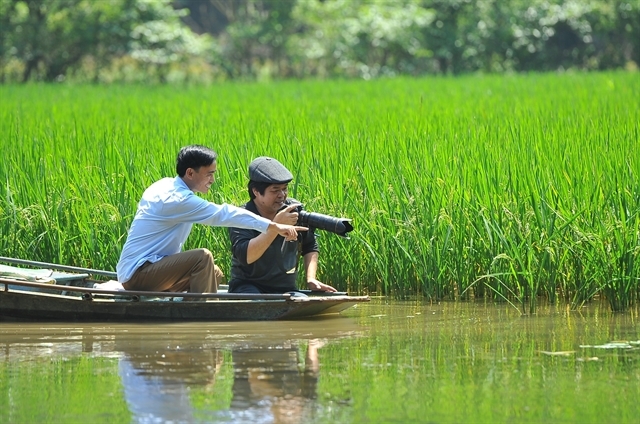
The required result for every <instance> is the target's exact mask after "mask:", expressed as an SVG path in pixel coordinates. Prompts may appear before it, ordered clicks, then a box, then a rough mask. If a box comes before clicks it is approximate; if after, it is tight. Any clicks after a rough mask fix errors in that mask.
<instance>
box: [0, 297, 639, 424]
mask: <svg viewBox="0 0 640 424" xmlns="http://www.w3.org/2000/svg"><path fill="white" fill-rule="evenodd" d="M637 320H638V311H637V310H633V311H629V312H626V313H623V314H613V313H611V312H609V311H608V308H607V306H606V305H600V304H594V305H590V306H588V307H585V308H583V309H581V310H580V311H569V310H568V309H566V308H563V307H553V306H549V307H540V309H539V312H538V314H536V315H534V316H526V317H523V316H521V315H520V314H519V313H518V311H516V310H515V309H514V308H513V307H511V306H508V305H503V304H498V305H496V304H486V303H440V304H429V303H423V302H400V301H385V300H374V301H372V302H371V303H370V304H361V305H358V306H357V307H355V308H352V309H349V310H348V311H346V312H344V313H343V314H342V315H340V316H338V317H333V318H324V319H314V320H305V321H285V322H230V323H189V324H161V325H152V324H112V323H101V324H78V323H70V324H66V323H52V324H33V323H29V324H26V323H12V322H4V323H0V422H3V423H5V422H6V423H33V422H65V423H67V422H68V423H74V422H78V423H80V422H83V423H86V422H105V423H107V422H108V423H116V422H118V423H120V422H124V423H128V422H135V423H152V422H175V423H178V422H186V423H192V422H229V423H244V422H246V423H301V422H304V423H314V422H317V423H360V422H363V423H364V422H368V423H385V422H402V423H408V422H430V423H461V422H478V423H489V422H491V423H495V422H508V423H541V422H566V423H578V422H579V423H605V422H607V423H609V422H617V423H625V422H633V423H637V422H638V417H640V402H638V399H640V330H639V328H638V322H637Z"/></svg>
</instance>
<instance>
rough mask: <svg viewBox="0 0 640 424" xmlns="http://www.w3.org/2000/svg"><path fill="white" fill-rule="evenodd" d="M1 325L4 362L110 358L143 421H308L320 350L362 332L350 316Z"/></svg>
mask: <svg viewBox="0 0 640 424" xmlns="http://www.w3.org/2000/svg"><path fill="white" fill-rule="evenodd" d="M245 326H251V328H250V329H247V328H244V327H245ZM0 330H2V339H1V340H0V347H2V349H0V352H3V353H4V358H3V357H2V355H0V362H1V361H2V360H3V359H4V362H13V361H16V362H23V361H24V358H32V360H36V361H37V360H38V359H37V358H42V360H45V359H49V358H56V357H57V358H60V359H62V360H63V362H68V363H72V362H73V361H72V360H70V361H68V359H70V358H77V359H78V360H79V361H82V358H87V357H105V358H112V359H109V360H111V361H113V362H112V363H113V364H114V365H113V367H112V369H111V370H110V371H108V372H107V375H108V377H109V378H111V379H113V378H115V377H116V374H117V377H118V379H119V383H120V387H121V390H120V395H121V401H120V402H124V403H125V404H126V409H128V411H129V413H130V415H131V421H132V422H136V423H160V422H162V423H165V422H174V423H180V422H185V423H192V422H233V423H244V422H247V423H299V422H305V421H308V420H309V417H311V414H312V412H313V410H314V402H315V399H316V386H317V381H318V371H319V367H320V363H319V356H318V355H319V353H318V351H319V349H320V348H322V347H323V346H325V345H327V344H330V343H332V342H333V341H334V340H337V339H340V338H344V337H347V336H349V337H350V336H354V335H358V334H359V333H360V330H359V327H358V326H357V325H356V324H355V322H354V321H351V320H349V319H338V320H322V321H307V322H295V323H286V324H285V323H277V324H274V323H250V324H247V323H237V324H235V323H234V324H218V325H213V324H212V325H203V324H195V325H194V324H192V325H166V326H135V325H130V326H125V325H114V326H109V327H90V326H87V327H79V326H69V327H66V326H64V325H50V326H47V325H44V326H43V325H37V324H22V325H16V326H15V330H13V331H12V330H11V329H10V326H8V325H6V324H2V326H0ZM31 368H33V366H31V367H30V369H31ZM74 368H75V366H73V365H71V368H70V370H69V371H70V372H73V371H72V370H73V369H74ZM116 394H117V393H116ZM27 396H28V394H27ZM0 417H2V415H0ZM0 421H1V420H0Z"/></svg>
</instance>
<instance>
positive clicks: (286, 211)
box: [273, 203, 300, 225]
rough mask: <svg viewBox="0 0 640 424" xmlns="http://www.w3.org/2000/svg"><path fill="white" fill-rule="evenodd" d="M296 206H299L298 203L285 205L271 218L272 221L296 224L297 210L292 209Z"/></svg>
mask: <svg viewBox="0 0 640 424" xmlns="http://www.w3.org/2000/svg"><path fill="white" fill-rule="evenodd" d="M298 206H300V204H299V203H294V204H292V205H287V206H285V207H284V208H282V209H281V210H280V211H279V212H278V213H277V214H276V216H275V218H273V221H274V222H277V223H278V224H288V225H296V223H297V222H298V212H297V211H295V210H294V209H296V208H297V207H298Z"/></svg>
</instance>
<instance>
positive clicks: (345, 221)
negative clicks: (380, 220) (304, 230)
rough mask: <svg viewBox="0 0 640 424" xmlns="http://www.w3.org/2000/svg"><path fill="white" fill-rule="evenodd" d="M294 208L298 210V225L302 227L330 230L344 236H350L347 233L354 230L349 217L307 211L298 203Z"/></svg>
mask: <svg viewBox="0 0 640 424" xmlns="http://www.w3.org/2000/svg"><path fill="white" fill-rule="evenodd" d="M294 210H295V211H296V212H298V223H297V225H299V226H301V227H308V228H317V229H319V230H324V231H329V232H332V233H335V234H337V235H339V236H340V237H344V238H349V236H347V233H348V232H350V231H353V225H351V219H349V218H336V217H333V216H330V215H324V214H321V213H317V212H307V211H305V210H304V207H303V205H302V204H300V205H298V206H297V207H296V208H295V209H294Z"/></svg>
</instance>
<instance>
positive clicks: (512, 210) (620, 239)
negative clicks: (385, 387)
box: [0, 73, 640, 311]
mask: <svg viewBox="0 0 640 424" xmlns="http://www.w3.org/2000/svg"><path fill="white" fill-rule="evenodd" d="M0 97H2V99H3V103H2V105H3V107H2V108H0V139H2V140H4V145H3V146H4V147H3V155H4V158H3V161H1V162H0V181H2V187H1V188H0V193H1V195H0V234H2V237H0V251H2V252H3V253H4V255H5V256H12V257H20V258H25V259H31V260H40V261H44V262H54V263H62V264H69V265H76V266H83V267H89V268H97V269H107V270H113V269H114V268H115V265H116V262H117V260H118V257H119V254H120V250H121V248H122V244H123V242H124V237H125V236H126V232H127V229H128V227H129V225H130V223H131V220H132V216H133V213H134V211H135V208H136V203H137V202H138V200H139V198H140V195H141V193H142V191H143V190H144V188H145V187H146V186H147V185H148V184H150V183H151V182H153V181H154V180H156V179H158V178H160V177H163V176H171V175H174V173H175V171H174V169H173V166H174V161H175V155H176V152H177V151H178V149H179V147H180V146H182V145H185V144H190V143H200V144H206V145H209V146H212V147H213V148H215V149H216V150H217V151H218V153H219V154H220V160H219V166H218V171H219V172H218V173H217V183H216V186H215V188H214V190H212V193H211V194H210V195H209V196H207V198H210V199H212V200H214V201H218V202H221V201H227V202H230V203H235V204H241V203H244V202H246V200H247V192H246V184H247V175H246V167H247V164H248V163H249V162H250V161H251V160H252V159H253V158H255V157H257V156H260V155H269V156H273V157H276V158H278V159H279V160H281V161H282V162H283V163H285V164H286V165H287V166H288V167H289V168H290V169H291V170H292V172H293V174H294V175H295V176H296V179H295V181H294V183H293V184H292V186H291V193H290V194H291V195H292V196H293V197H295V198H297V199H299V200H301V201H302V202H304V203H305V207H306V208H307V210H309V211H315V212H321V213H326V214H330V215H333V216H345V217H349V218H352V219H353V220H354V227H355V230H354V231H353V232H352V233H350V234H351V239H350V240H344V239H342V238H340V237H338V236H335V235H332V234H330V233H324V234H322V235H321V239H320V244H321V248H322V261H321V262H322V263H321V270H320V271H321V272H320V277H321V278H322V279H323V280H324V281H326V282H328V283H331V284H332V285H334V286H336V287H337V288H338V289H341V290H348V291H351V292H353V293H356V292H360V293H363V292H366V293H380V294H385V295H389V294H395V295H399V296H405V295H415V294H419V295H422V296H425V297H427V298H430V299H451V298H454V299H458V298H469V297H472V296H475V297H488V298H496V299H506V300H508V301H510V302H513V304H514V305H516V306H517V307H519V308H521V309H522V310H529V311H532V310H534V309H535V307H536V299H538V298H539V297H540V296H543V297H545V298H547V299H549V300H550V301H552V302H567V303H568V304H570V305H572V306H573V307H578V306H580V305H582V304H583V303H584V302H587V301H590V300H591V299H593V298H594V297H597V296H599V297H604V298H606V299H607V300H608V301H609V303H610V304H611V307H612V309H614V310H622V309H625V308H627V307H629V306H630V305H632V304H635V303H637V302H638V296H639V295H640V291H639V287H640V285H639V281H640V276H639V267H638V263H639V262H638V259H639V256H640V209H639V207H640V185H639V182H640V179H639V178H638V170H640V150H638V141H639V139H638V134H640V128H639V125H640V124H639V123H640V103H639V102H638V99H639V98H640V79H638V77H637V73H615V74H608V73H593V74H566V75H561V76H558V75H539V74H531V75H527V76H512V77H504V76H495V77H494V76H485V77H481V76H474V77H460V78H456V79H450V78H435V77H431V78H422V79H405V78H396V79H381V80H376V81H350V82H346V81H335V82H327V81H325V82H279V83H271V84H257V83H227V84H220V85H214V86H212V87H210V88H205V89H203V88H200V87H197V88H196V87H193V88H184V89H177V88H175V87H172V86H168V87H164V86H163V87H146V88H145V87H140V86H127V87H120V86H115V87H111V88H104V87H100V86H95V87H94V86H77V87H76V86H51V85H44V86H36V85H27V86H2V87H0ZM218 230H219V231H218ZM201 246H206V247H209V248H210V249H211V250H212V251H214V253H215V257H216V260H217V261H218V264H219V265H220V266H221V267H222V268H223V269H224V270H225V271H226V270H228V264H229V262H230V253H229V244H228V239H227V236H226V232H225V231H224V230H223V229H219V228H218V229H215V230H211V229H207V228H204V227H202V226H196V229H195V231H194V233H193V234H192V236H191V238H190V239H189V246H188V247H201Z"/></svg>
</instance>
